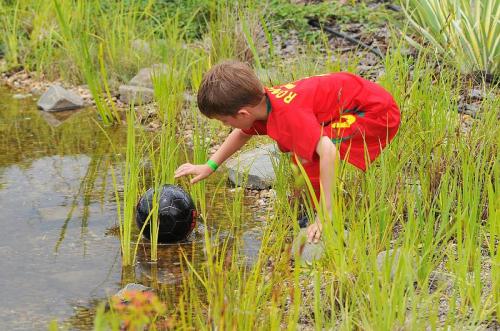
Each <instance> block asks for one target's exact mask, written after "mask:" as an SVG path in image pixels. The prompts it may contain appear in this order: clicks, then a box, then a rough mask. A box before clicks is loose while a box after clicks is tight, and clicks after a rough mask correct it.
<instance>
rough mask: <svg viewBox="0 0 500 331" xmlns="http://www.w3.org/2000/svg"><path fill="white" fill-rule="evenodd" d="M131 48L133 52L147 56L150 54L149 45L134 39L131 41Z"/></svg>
mask: <svg viewBox="0 0 500 331" xmlns="http://www.w3.org/2000/svg"><path fill="white" fill-rule="evenodd" d="M131 47H132V49H133V50H134V51H136V52H140V53H145V54H149V53H151V45H150V44H149V43H148V42H147V41H145V40H142V39H135V40H133V41H132V44H131Z"/></svg>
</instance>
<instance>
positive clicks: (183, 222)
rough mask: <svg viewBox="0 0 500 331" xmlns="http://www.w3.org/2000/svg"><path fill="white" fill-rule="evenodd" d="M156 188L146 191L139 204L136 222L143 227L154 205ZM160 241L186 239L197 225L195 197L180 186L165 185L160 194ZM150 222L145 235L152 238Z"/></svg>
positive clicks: (170, 241) (172, 241) (140, 227)
mask: <svg viewBox="0 0 500 331" xmlns="http://www.w3.org/2000/svg"><path fill="white" fill-rule="evenodd" d="M153 197H154V189H153V188H150V189H149V190H147V191H146V193H144V195H143V196H142V197H141V199H140V200H139V203H138V204H137V213H136V217H135V220H136V223H137V226H138V227H139V229H142V227H143V226H144V223H145V222H146V220H147V218H148V216H149V213H150V211H151V209H152V207H153ZM158 200H159V206H158V222H159V223H160V225H159V231H158V242H159V243H174V242H178V241H181V240H184V239H186V237H187V236H188V235H189V234H190V233H191V231H193V229H194V227H195V225H196V209H195V207H194V203H193V199H191V196H190V195H189V194H188V193H187V192H186V191H184V190H183V189H182V188H181V187H180V186H177V185H170V184H166V185H163V186H162V187H161V189H160V192H159V194H158ZM150 223H151V220H148V222H147V224H146V226H145V227H144V231H143V232H142V234H143V236H144V237H146V238H147V239H150V234H151V232H150Z"/></svg>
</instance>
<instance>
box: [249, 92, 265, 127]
mask: <svg viewBox="0 0 500 331" xmlns="http://www.w3.org/2000/svg"><path fill="white" fill-rule="evenodd" d="M266 99H267V96H266V95H264V97H263V98H262V100H261V101H260V102H259V104H258V105H256V106H254V107H252V108H250V110H251V112H252V113H253V115H254V116H255V119H256V120H258V121H265V120H267V117H268V116H269V114H268V112H267V100H266Z"/></svg>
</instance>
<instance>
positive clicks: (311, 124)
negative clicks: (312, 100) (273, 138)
mask: <svg viewBox="0 0 500 331" xmlns="http://www.w3.org/2000/svg"><path fill="white" fill-rule="evenodd" d="M284 122H285V124H286V127H287V128H286V131H287V134H288V137H289V141H290V150H291V151H292V152H294V153H295V154H297V155H298V156H299V157H301V158H303V159H306V160H308V161H312V160H313V159H314V155H315V153H316V146H317V145H318V142H319V139H320V138H321V136H322V135H323V128H322V126H321V125H320V124H319V123H318V120H317V119H316V116H315V115H314V113H313V111H312V110H310V109H294V110H290V111H289V112H287V114H286V116H285V118H284Z"/></svg>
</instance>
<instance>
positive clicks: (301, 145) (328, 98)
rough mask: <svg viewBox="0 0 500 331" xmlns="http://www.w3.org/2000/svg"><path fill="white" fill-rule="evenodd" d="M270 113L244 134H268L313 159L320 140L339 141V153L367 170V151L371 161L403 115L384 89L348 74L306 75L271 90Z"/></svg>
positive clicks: (393, 131)
mask: <svg viewBox="0 0 500 331" xmlns="http://www.w3.org/2000/svg"><path fill="white" fill-rule="evenodd" d="M266 94H267V96H268V98H269V102H270V106H271V111H270V114H269V117H268V119H267V121H266V123H264V122H260V123H258V122H257V123H255V125H254V127H253V128H251V129H249V130H244V132H245V133H247V134H268V135H269V136H270V137H271V138H273V139H274V140H276V141H277V142H278V145H279V146H280V148H281V150H282V151H293V152H294V153H296V154H297V155H298V156H299V157H301V158H303V159H304V160H310V161H311V160H313V159H315V151H314V150H315V146H316V144H317V142H318V140H319V138H320V137H321V136H325V135H326V136H328V137H330V138H332V140H333V141H334V142H335V143H340V155H341V158H342V159H346V160H347V161H349V162H350V163H351V164H353V165H355V166H357V167H358V168H360V169H363V170H365V169H366V163H367V162H366V161H368V160H366V161H365V154H366V153H365V151H367V152H368V156H369V161H373V160H374V159H375V158H376V157H377V156H378V154H379V153H380V150H381V149H382V148H384V146H385V145H386V143H387V142H388V141H390V140H391V139H392V137H393V136H394V135H395V134H396V132H397V129H398V127H399V121H400V114H399V110H398V108H397V105H396V103H395V102H394V99H393V98H392V96H391V95H390V94H389V93H388V92H387V91H385V90H384V89H383V88H382V87H381V86H379V85H377V84H375V83H372V82H370V81H368V80H365V79H362V78H361V77H358V76H355V75H352V74H350V73H333V74H325V75H319V76H313V77H307V78H304V79H301V80H298V81H295V82H293V83H288V84H283V85H279V86H276V87H271V88H268V89H267V93H266Z"/></svg>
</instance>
